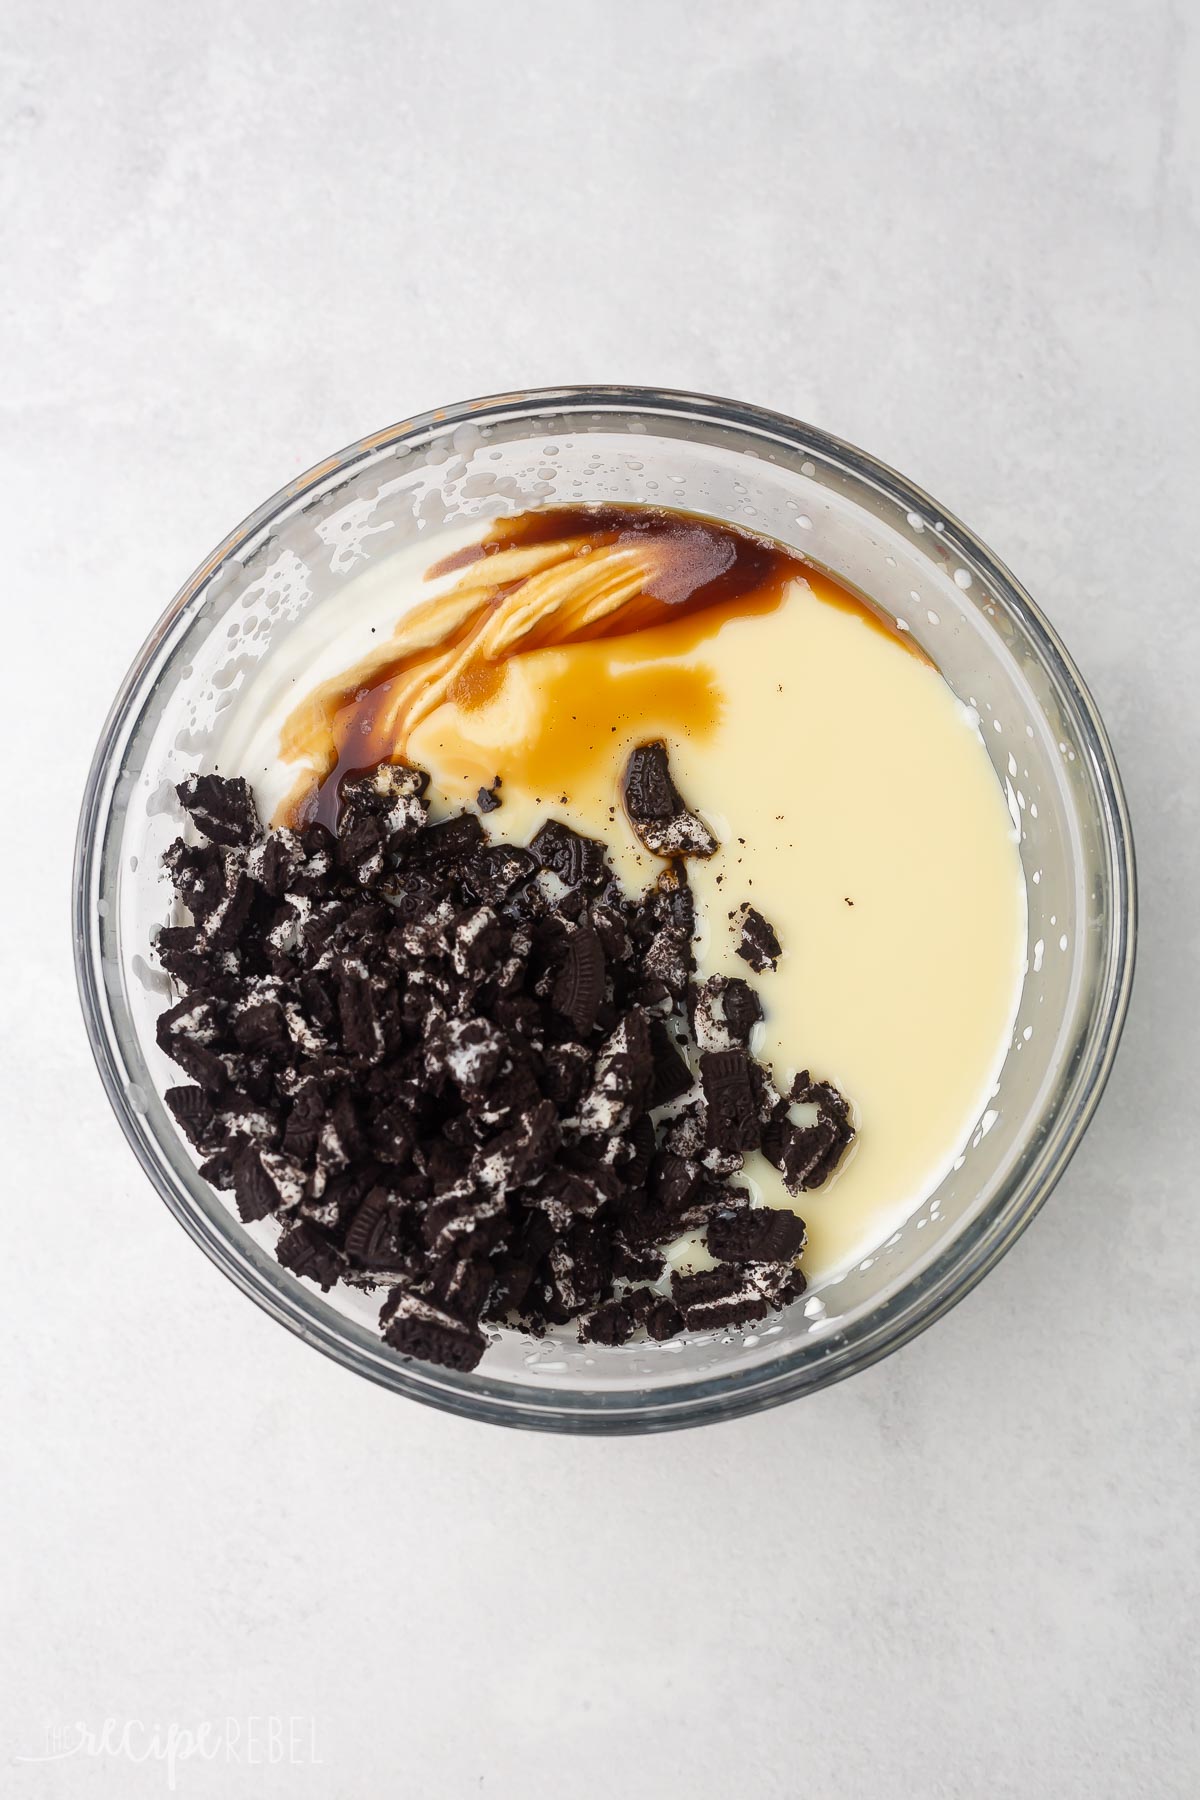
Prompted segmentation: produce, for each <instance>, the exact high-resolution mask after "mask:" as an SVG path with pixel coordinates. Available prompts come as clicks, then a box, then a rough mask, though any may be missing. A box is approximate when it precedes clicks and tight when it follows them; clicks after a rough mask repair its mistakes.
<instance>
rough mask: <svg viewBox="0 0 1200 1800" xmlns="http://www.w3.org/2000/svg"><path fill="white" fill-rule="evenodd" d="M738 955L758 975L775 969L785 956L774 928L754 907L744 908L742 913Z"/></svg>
mask: <svg viewBox="0 0 1200 1800" xmlns="http://www.w3.org/2000/svg"><path fill="white" fill-rule="evenodd" d="M737 953H738V955H739V956H740V957H741V958H742V959H743V960H744V961H745V962H748V963H749V964H750V967H751V968H752V969H753V970H754V972H755V974H756V975H761V974H763V973H764V971H765V970H767V969H774V967H775V965H776V963H777V962H778V961H779V958H780V957H781V956H782V955H783V946H782V944H781V943H780V942H779V939H778V937H777V936H776V934H775V929H774V927H773V926H771V925H768V924H767V921H766V920H765V919H764V918H763V916H762V914H761V913H760V912H758V911H757V910H756V908H754V907H753V906H744V907H743V908H742V911H741V942H740V943H739V944H738V951H737Z"/></svg>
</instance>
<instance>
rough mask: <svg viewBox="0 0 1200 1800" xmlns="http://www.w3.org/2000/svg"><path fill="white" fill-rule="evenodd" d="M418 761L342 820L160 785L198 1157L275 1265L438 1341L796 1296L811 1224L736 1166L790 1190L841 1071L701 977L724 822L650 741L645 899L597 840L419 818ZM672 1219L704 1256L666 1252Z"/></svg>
mask: <svg viewBox="0 0 1200 1800" xmlns="http://www.w3.org/2000/svg"><path fill="white" fill-rule="evenodd" d="M427 785H428V778H427V777H426V775H425V773H424V772H423V771H422V770H419V769H415V768H412V767H410V766H408V765H406V764H403V763H386V764H381V765H380V766H379V768H377V769H375V770H372V771H370V772H369V773H367V774H364V775H359V776H355V777H353V778H348V779H347V780H345V781H344V782H343V784H342V787H341V790H340V794H339V800H340V810H339V817H338V829H337V832H336V834H334V833H332V832H330V831H328V830H326V829H325V828H324V827H323V826H321V825H317V824H313V825H310V826H308V827H307V828H305V829H303V830H300V831H290V830H286V829H278V830H264V828H263V827H262V825H261V823H260V821H259V818H258V814H257V812H256V810H255V806H254V799H253V795H252V794H251V791H250V789H249V787H248V785H247V784H246V782H245V781H241V780H229V779H226V778H224V777H222V776H219V775H201V776H193V777H190V778H189V779H188V780H187V781H185V782H183V783H181V784H180V787H179V789H178V793H179V797H180V800H181V801H182V803H183V805H184V807H185V808H186V809H187V811H188V812H189V813H190V815H191V818H192V823H193V824H194V826H195V828H196V831H197V832H198V833H199V834H201V836H202V838H203V839H205V840H207V841H204V842H196V841H191V842H187V841H185V840H183V839H182V838H181V839H179V840H177V841H176V843H174V844H173V845H172V846H171V847H170V849H169V850H168V851H167V853H166V856H165V858H164V866H165V868H166V870H167V872H168V874H169V875H170V877H171V879H172V881H173V883H174V886H175V891H176V895H177V898H178V901H179V902H180V903H181V905H182V907H183V908H185V909H186V912H187V913H188V914H189V915H190V922H188V923H175V924H171V925H169V926H165V927H164V928H163V929H162V930H161V932H160V933H159V936H158V940H157V953H158V958H159V961H160V962H161V964H162V966H163V968H164V969H165V970H166V972H167V974H168V975H169V976H170V978H171V981H172V983H173V985H174V988H175V990H176V993H177V995H178V996H179V997H178V999H177V1000H176V1001H175V1003H174V1004H172V1005H171V1006H169V1007H168V1008H167V1009H166V1010H165V1011H164V1012H163V1013H162V1014H161V1015H160V1017H159V1020H158V1025H157V1032H158V1042H159V1045H160V1047H161V1048H162V1050H163V1051H164V1052H165V1054H166V1055H167V1056H168V1057H169V1058H171V1060H172V1061H174V1062H175V1063H176V1064H177V1065H178V1066H179V1068H180V1069H181V1070H182V1071H183V1073H184V1074H185V1076H186V1077H187V1078H188V1083H189V1085H182V1086H177V1087H173V1088H171V1089H169V1090H168V1091H167V1093H166V1094H165V1096H164V1097H165V1101H166V1104H167V1106H168V1108H169V1109H170V1111H171V1113H172V1115H173V1117H174V1118H175V1120H176V1122H177V1124H178V1126H179V1129H180V1131H181V1132H182V1133H183V1134H184V1136H185V1137H186V1138H187V1140H188V1142H189V1143H190V1144H191V1145H192V1146H193V1148H194V1149H195V1151H196V1154H197V1156H198V1157H199V1158H201V1159H202V1161H201V1172H202V1174H203V1175H204V1176H205V1178H206V1179H207V1180H209V1181H210V1182H212V1184H213V1185H214V1186H215V1187H218V1188H221V1189H223V1190H225V1191H228V1192H230V1193H231V1194H232V1196H233V1202H234V1204H235V1205H236V1207H237V1210H238V1213H239V1215H240V1216H241V1218H242V1219H243V1220H244V1221H246V1222H247V1223H253V1222H255V1221H258V1220H263V1219H267V1218H273V1219H275V1220H277V1221H278V1223H279V1225H280V1227H281V1228H282V1234H281V1236H280V1238H279V1241H278V1245H277V1255H278V1257H279V1260H280V1262H281V1263H282V1264H283V1265H284V1266H285V1267H286V1268H288V1269H289V1270H291V1271H292V1272H293V1273H294V1274H296V1275H298V1276H302V1277H304V1278H305V1279H307V1280H310V1281H313V1282H315V1283H316V1284H317V1285H318V1286H319V1287H321V1288H322V1289H323V1290H328V1289H330V1288H331V1287H333V1286H334V1285H335V1284H336V1283H338V1282H342V1283H346V1284H348V1285H350V1286H352V1287H358V1288H362V1289H367V1290H373V1291H383V1306H382V1311H381V1314H380V1328H381V1330H382V1332H383V1335H384V1338H385V1340H386V1341H387V1343H389V1344H390V1345H391V1346H392V1347H393V1348H395V1349H396V1350H398V1351H399V1352H400V1353H401V1354H403V1355H406V1356H413V1357H417V1358H420V1359H422V1360H425V1361H430V1362H435V1363H440V1364H442V1365H444V1366H446V1367H448V1368H452V1369H458V1370H466V1369H471V1368H474V1367H475V1365H476V1363H477V1362H478V1361H479V1359H480V1357H481V1356H482V1354H483V1352H484V1350H485V1348H486V1346H487V1342H488V1330H487V1328H488V1327H489V1326H496V1325H499V1324H504V1323H512V1324H516V1325H519V1326H520V1327H522V1328H524V1329H525V1330H527V1331H530V1332H533V1333H535V1334H538V1335H540V1334H543V1333H545V1332H546V1331H547V1330H549V1329H550V1328H552V1327H556V1326H562V1325H565V1324H567V1323H568V1322H574V1323H575V1324H576V1326H577V1328H578V1331H579V1336H580V1338H581V1340H582V1341H584V1342H588V1343H594V1344H602V1345H617V1344H622V1343H625V1342H627V1341H628V1340H629V1339H630V1338H631V1337H632V1336H633V1335H634V1334H635V1333H637V1332H639V1331H640V1332H644V1333H645V1334H646V1335H647V1336H648V1337H650V1338H652V1339H665V1338H669V1337H672V1336H674V1335H676V1334H677V1333H679V1332H680V1331H684V1330H687V1331H701V1330H715V1329H725V1328H729V1327H734V1326H739V1325H746V1324H750V1323H753V1322H755V1321H756V1320H759V1319H761V1318H763V1317H764V1316H765V1314H766V1312H767V1311H768V1310H770V1309H772V1308H774V1309H778V1308H780V1307H783V1306H785V1305H787V1304H788V1303H789V1301H791V1300H792V1299H794V1298H796V1297H797V1296H798V1295H799V1294H800V1293H802V1292H803V1288H804V1281H803V1277H802V1276H801V1275H800V1273H799V1271H798V1269H797V1268H796V1258H797V1256H798V1255H799V1254H800V1251H801V1250H802V1249H803V1245H804V1225H803V1221H802V1220H801V1219H800V1218H799V1217H798V1215H797V1214H795V1213H793V1212H790V1211H786V1210H784V1211H773V1210H770V1209H764V1208H757V1207H752V1206H750V1205H749V1197H748V1195H747V1193H746V1190H745V1189H744V1188H742V1187H739V1186H737V1185H736V1183H735V1181H734V1180H733V1179H732V1178H733V1177H734V1176H735V1175H736V1174H737V1172H738V1171H739V1170H740V1169H741V1167H742V1163H743V1160H744V1158H745V1156H746V1154H747V1153H748V1152H750V1151H752V1150H755V1149H758V1148H760V1147H761V1149H762V1151H763V1153H764V1154H765V1155H766V1156H767V1157H768V1158H769V1159H770V1160H771V1161H772V1162H773V1163H774V1164H775V1166H776V1167H777V1168H778V1169H779V1170H780V1171H781V1173H782V1176H783V1180H784V1183H785V1185H786V1186H787V1188H788V1191H789V1192H790V1193H792V1194H794V1195H797V1194H799V1193H801V1192H803V1191H804V1190H806V1189H807V1188H810V1187H814V1186H816V1185H818V1184H819V1183H820V1182H822V1181H824V1180H825V1179H826V1178H827V1177H828V1175H829V1173H830V1172H831V1170H832V1169H833V1167H834V1165H835V1164H836V1162H837V1160H838V1158H839V1157H840V1156H841V1155H842V1153H843V1152H844V1150H845V1148H846V1146H847V1144H848V1143H849V1141H850V1139H851V1137H852V1136H853V1129H852V1127H851V1125H850V1122H849V1111H848V1108H847V1106H846V1102H845V1101H844V1100H843V1099H842V1096H841V1095H840V1094H839V1093H838V1092H837V1091H836V1089H834V1088H832V1087H830V1086H829V1085H828V1084H826V1083H823V1082H816V1081H813V1080H811V1079H810V1077H809V1075H808V1074H807V1072H806V1073H805V1074H804V1075H802V1076H801V1077H799V1078H798V1079H797V1081H796V1083H795V1084H794V1085H793V1087H792V1089H791V1091H790V1093H789V1094H788V1095H787V1096H786V1097H785V1096H784V1095H782V1094H780V1093H779V1091H778V1090H777V1089H776V1087H775V1084H774V1082H773V1080H772V1078H771V1073H770V1071H769V1070H768V1069H767V1068H765V1067H764V1066H763V1065H762V1064H760V1063H758V1062H757V1061H756V1060H755V1059H754V1057H753V1055H752V1054H751V1052H750V1049H749V1043H750V1037H751V1032H752V1030H753V1027H754V1025H755V1024H756V1023H757V1022H758V1020H759V1019H760V1018H761V1017H762V1007H761V1004H760V1002H759V999H758V997H757V995H756V994H755V993H754V991H753V989H751V988H750V986H749V984H748V983H746V982H744V981H741V980H736V979H731V978H726V977H714V978H713V979H712V980H710V981H708V982H705V983H703V984H699V983H697V981H696V979H695V974H694V971H695V961H694V956H693V952H692V942H693V936H694V932H695V911H694V906H693V903H692V896H691V893H690V891H689V888H688V884H687V876H686V873H685V869H684V864H683V862H682V861H680V860H678V859H679V858H681V857H682V856H684V855H707V854H710V853H711V849H715V848H716V845H715V841H711V834H710V833H708V831H707V827H705V826H703V824H702V822H701V821H700V820H698V819H697V817H696V815H695V814H693V813H691V812H690V811H689V810H688V808H687V807H686V806H685V805H684V804H683V802H682V800H681V799H680V796H679V793H678V790H677V789H676V788H675V786H674V783H673V782H672V780H671V777H670V770H669V766H668V763H667V758H666V750H665V746H663V745H661V744H658V745H646V746H643V747H642V750H641V751H638V752H635V755H634V758H633V759H631V763H630V768H629V771H628V775H627V783H626V795H627V804H628V805H629V807H630V816H631V818H634V819H635V822H638V821H640V823H639V826H638V828H639V835H640V836H641V837H642V841H643V842H645V843H647V844H649V843H650V842H651V840H653V842H654V844H655V845H657V846H660V848H659V849H658V850H657V851H656V853H658V854H664V855H666V854H669V855H670V856H671V857H672V859H673V860H672V861H671V863H670V865H669V867H668V868H666V869H665V870H664V871H663V873H662V874H661V875H660V876H659V878H658V880H657V881H656V882H655V883H654V884H653V885H652V886H651V888H650V889H649V890H648V891H647V892H646V893H645V894H644V895H642V896H641V897H640V898H638V899H630V898H629V896H628V895H627V894H626V893H625V892H624V891H623V890H622V889H621V888H620V886H619V885H618V883H617V881H616V879H615V877H614V874H613V870H612V867H611V865H610V863H609V861H608V856H607V853H606V850H605V846H604V845H603V844H602V843H601V842H599V841H598V840H597V839H594V838H587V837H583V836H581V835H580V834H579V833H578V832H575V831H573V830H571V828H570V827H569V826H567V825H565V824H564V823H562V822H561V821H560V820H557V819H548V820H547V821H546V822H545V824H543V826H542V827H541V829H540V830H539V831H538V832H537V834H536V836H535V837H534V838H533V840H532V843H531V844H530V845H529V847H528V848H525V847H524V846H520V845H512V844H506V843H503V842H501V841H494V840H490V839H489V838H488V837H487V836H486V835H485V833H484V831H483V828H482V827H481V825H480V822H479V818H478V816H477V815H476V814H475V813H462V814H458V815H455V816H453V817H450V818H444V819H441V820H438V821H436V822H431V821H430V819H429V813H428V804H427V801H426V799H425V791H426V788H427ZM498 785H499V784H498V783H494V784H493V787H492V789H487V790H483V793H490V794H491V795H492V797H493V798H494V797H495V788H496V787H497V786H498ZM483 793H481V795H480V806H481V807H483ZM484 810H487V809H486V808H484ZM681 821H682V823H681ZM710 841H711V848H707V847H705V846H708V845H710ZM668 845H669V846H670V848H669V849H668V848H667V846H668ZM547 872H548V874H549V875H552V876H553V877H554V878H555V879H554V880H548V879H547ZM750 917H751V915H750V914H747V920H746V921H745V922H744V923H743V933H744V934H745V933H746V931H747V929H749V925H748V921H749V919H750ZM753 918H754V919H758V915H756V914H755V915H753ZM759 925H760V926H762V927H763V928H765V933H766V936H765V937H764V936H763V934H762V932H761V931H759V930H758V927H757V926H755V927H753V928H752V929H753V931H755V932H757V934H758V935H757V936H755V938H754V941H755V943H757V944H760V945H764V946H765V945H766V944H767V943H768V942H769V943H773V944H774V952H773V954H774V955H776V956H777V955H778V954H779V945H778V940H777V939H775V937H774V933H773V932H771V931H770V927H769V926H766V924H765V921H761V920H759ZM748 960H750V959H748ZM756 966H757V965H756ZM764 966H769V965H766V964H764ZM692 1231H700V1232H704V1233H706V1234H707V1247H708V1250H709V1251H710V1252H711V1254H712V1256H713V1257H714V1258H716V1263H717V1266H716V1267H715V1268H713V1269H710V1270H705V1271H703V1272H702V1273H699V1274H694V1275H693V1274H686V1273H685V1274H681V1273H679V1272H678V1271H676V1272H675V1273H673V1274H671V1275H670V1276H669V1277H668V1264H667V1260H666V1258H665V1256H664V1247H665V1246H668V1245H670V1244H671V1243H672V1242H673V1241H675V1240H676V1239H678V1238H679V1237H680V1236H681V1235H682V1234H684V1233H685V1232H692Z"/></svg>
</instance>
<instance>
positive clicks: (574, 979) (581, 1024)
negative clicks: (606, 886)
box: [553, 925, 605, 1038]
mask: <svg viewBox="0 0 1200 1800" xmlns="http://www.w3.org/2000/svg"><path fill="white" fill-rule="evenodd" d="M604 982H605V961H604V947H603V945H602V944H601V942H600V934H599V932H597V931H594V930H592V928H591V927H590V926H588V925H581V926H579V927H578V929H577V930H575V931H573V932H572V933H571V935H570V937H569V938H568V939H567V941H566V944H565V946H564V949H563V961H562V968H561V969H560V971H559V975H558V979H557V980H556V982H555V983H554V991H553V1000H554V1006H555V1010H556V1011H558V1012H560V1013H563V1014H564V1015H565V1016H566V1017H567V1018H568V1019H569V1020H570V1021H571V1024H572V1025H573V1026H574V1027H575V1032H576V1035H577V1036H578V1037H580V1038H586V1037H587V1035H588V1033H589V1032H590V1031H591V1029H592V1026H593V1025H594V1024H595V1023H596V1014H597V1013H598V1012H599V1010H600V1002H601V1001H602V1000H603V998H604Z"/></svg>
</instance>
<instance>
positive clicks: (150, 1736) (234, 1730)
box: [15, 1713, 324, 1794]
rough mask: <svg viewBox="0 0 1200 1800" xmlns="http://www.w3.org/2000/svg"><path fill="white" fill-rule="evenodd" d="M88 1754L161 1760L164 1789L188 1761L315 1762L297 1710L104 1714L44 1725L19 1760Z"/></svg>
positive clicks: (311, 1735) (313, 1736) (306, 1722)
mask: <svg viewBox="0 0 1200 1800" xmlns="http://www.w3.org/2000/svg"><path fill="white" fill-rule="evenodd" d="M79 1758H90V1759H92V1760H96V1761H105V1762H127V1763H155V1762H157V1763H161V1765H162V1770H163V1779H164V1781H165V1784H166V1787H167V1790H168V1792H169V1793H172V1794H173V1793H175V1792H176V1791H177V1789H178V1786H179V1776H180V1771H181V1768H182V1765H183V1764H184V1763H188V1762H208V1763H222V1764H226V1765H232V1764H237V1765H238V1766H240V1767H243V1768H273V1767H274V1768H277V1767H290V1768H304V1767H316V1766H318V1765H320V1764H321V1763H322V1762H323V1761H324V1758H323V1757H322V1756H321V1755H320V1751H319V1747H318V1741H317V1724H316V1720H315V1719H308V1718H304V1717H303V1716H301V1715H297V1714H281V1713H250V1714H248V1715H247V1716H246V1717H245V1718H240V1719H239V1718H232V1717H228V1716H227V1717H225V1718H223V1719H200V1720H197V1721H195V1722H194V1723H192V1724H187V1725H184V1724H181V1723H180V1722H179V1721H177V1720H170V1721H164V1720H152V1721H149V1722H147V1721H146V1720H144V1719H115V1718H109V1719H103V1720H101V1721H100V1722H99V1723H96V1724H89V1723H87V1722H86V1721H84V1720H78V1719H77V1720H75V1721H74V1723H73V1724H70V1725H47V1727H46V1738H45V1746H44V1748H43V1749H42V1750H40V1751H33V1752H30V1753H29V1754H27V1755H20V1754H18V1755H17V1756H16V1758H15V1761H16V1762H18V1763H57V1762H69V1761H71V1760H72V1759H79Z"/></svg>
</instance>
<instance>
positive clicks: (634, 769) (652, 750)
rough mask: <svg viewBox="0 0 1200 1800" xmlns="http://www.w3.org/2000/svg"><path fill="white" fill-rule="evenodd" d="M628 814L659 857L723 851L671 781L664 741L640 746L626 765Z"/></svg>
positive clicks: (712, 853) (638, 831)
mask: <svg viewBox="0 0 1200 1800" xmlns="http://www.w3.org/2000/svg"><path fill="white" fill-rule="evenodd" d="M623 795H624V800H625V811H626V813H627V814H628V815H629V822H630V824H631V825H632V826H633V829H634V831H635V832H636V833H637V835H638V837H639V838H640V839H641V841H642V843H643V844H644V845H645V846H646V848H647V850H650V851H652V852H653V853H654V855H655V856H669V857H676V856H713V855H715V853H716V851H717V850H718V849H719V848H720V846H719V845H718V843H717V840H716V838H715V837H714V836H713V834H712V832H711V831H710V830H709V828H708V826H707V825H706V824H705V823H704V821H703V819H701V818H700V817H699V816H698V815H697V814H696V813H694V812H692V811H691V810H690V808H689V807H687V806H686V805H685V803H684V800H683V796H682V795H681V794H680V792H679V789H678V788H677V787H676V786H675V783H674V781H673V780H672V779H671V765H670V762H669V760H668V757H667V746H666V745H665V744H664V743H663V741H662V739H661V738H657V739H655V740H654V741H653V742H652V743H649V744H639V745H638V747H637V748H636V750H634V751H633V752H632V753H631V755H630V758H629V761H628V763H627V764H626V765H625V780H624V785H623Z"/></svg>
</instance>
